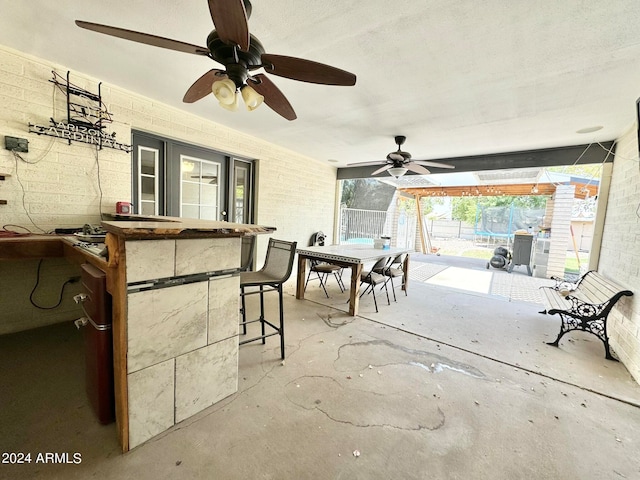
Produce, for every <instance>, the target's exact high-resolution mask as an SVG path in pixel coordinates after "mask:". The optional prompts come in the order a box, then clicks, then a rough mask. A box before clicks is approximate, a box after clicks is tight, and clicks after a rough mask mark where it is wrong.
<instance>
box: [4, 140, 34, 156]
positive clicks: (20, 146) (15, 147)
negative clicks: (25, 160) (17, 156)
mask: <svg viewBox="0 0 640 480" xmlns="http://www.w3.org/2000/svg"><path fill="white" fill-rule="evenodd" d="M4 148H6V149H7V150H11V151H13V152H22V153H27V152H28V151H29V140H27V139H26V138H17V137H7V136H5V137H4Z"/></svg>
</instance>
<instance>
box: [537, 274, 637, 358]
mask: <svg viewBox="0 0 640 480" xmlns="http://www.w3.org/2000/svg"><path fill="white" fill-rule="evenodd" d="M555 280H556V285H554V286H553V287H540V290H541V291H542V293H543V294H544V300H545V304H546V307H547V309H546V310H543V311H542V312H540V313H545V314H549V315H554V314H556V313H557V314H558V315H560V319H561V321H562V324H561V326H560V333H559V334H558V337H557V338H556V339H555V341H553V342H548V344H549V345H553V346H555V347H557V346H558V342H559V341H560V339H561V338H562V336H563V335H564V334H565V333H568V332H570V331H572V330H582V331H584V332H589V333H592V334H594V335H595V336H596V337H598V338H599V339H600V340H602V343H604V349H605V354H606V355H605V356H606V358H608V359H609V360H616V359H615V358H614V357H612V356H611V351H610V349H609V336H608V335H607V317H608V316H609V312H611V309H612V308H613V306H614V305H615V304H616V302H617V301H618V300H619V299H620V298H622V297H623V296H631V295H633V293H632V292H631V291H629V290H625V289H624V288H623V287H621V286H620V285H618V284H616V283H615V282H612V281H611V280H609V279H607V278H605V277H603V276H602V275H601V274H599V273H598V272H596V271H595V270H591V271H589V272H587V273H585V274H584V275H583V276H582V277H581V278H580V279H579V280H578V281H577V282H576V283H569V282H566V281H565V280H563V279H555Z"/></svg>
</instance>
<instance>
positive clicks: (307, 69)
mask: <svg viewBox="0 0 640 480" xmlns="http://www.w3.org/2000/svg"><path fill="white" fill-rule="evenodd" d="M208 4H209V13H210V14H211V20H212V21H213V24H214V27H215V30H213V31H212V32H211V33H210V34H209V35H208V37H207V47H200V46H197V45H191V44H189V43H185V42H180V41H178V40H172V39H169V38H164V37H159V36H156V35H150V34H148V33H141V32H136V31H133V30H126V29H124V28H118V27H111V26H108V25H101V24H97V23H91V22H85V21H82V20H76V25H78V26H79V27H81V28H85V29H87V30H91V31H94V32H98V33H102V34H105V35H110V36H113V37H118V38H122V39H124V40H129V41H133V42H138V43H144V44H146V45H152V46H155V47H161V48H167V49H169V50H175V51H179V52H184V53H191V54H193V55H200V56H206V57H208V58H210V59H211V60H214V61H215V62H218V63H220V64H222V65H223V66H224V68H225V69H224V70H218V69H212V70H210V71H208V72H207V73H205V74H204V75H202V76H201V77H200V78H199V79H198V80H196V81H195V83H193V85H191V87H189V89H188V90H187V92H186V93H185V95H184V98H183V101H184V102H185V103H193V102H196V101H198V100H200V99H202V98H204V97H206V96H207V95H208V94H209V93H211V92H213V94H214V96H215V97H216V98H217V99H218V101H219V102H220V106H222V107H223V108H225V109H227V110H232V111H235V110H237V108H238V98H237V97H238V95H237V93H238V90H240V94H241V95H242V98H243V100H244V102H245V104H246V105H247V108H248V110H249V111H252V110H255V109H256V108H258V107H259V106H260V105H261V104H262V103H263V102H264V103H266V104H267V106H268V107H269V108H271V109H272V110H273V111H274V112H276V113H277V114H278V115H280V116H282V117H283V118H285V119H287V120H290V121H291V120H295V119H296V118H297V116H296V113H295V111H294V110H293V107H292V106H291V104H290V103H289V101H288V100H287V98H286V97H285V96H284V94H283V93H282V92H281V91H280V90H279V89H278V87H276V86H275V84H273V82H271V80H269V78H268V77H267V76H266V75H265V74H263V73H254V72H255V71H256V70H258V69H261V68H262V69H264V71H265V72H266V73H269V74H272V75H277V76H280V77H284V78H289V79H292V80H298V81H301V82H308V83H316V84H321V85H342V86H351V85H355V83H356V76H355V75H354V74H353V73H350V72H347V71H345V70H341V69H339V68H335V67H331V66H329V65H324V64H322V63H317V62H312V61H310V60H305V59H302V58H296V57H288V56H284V55H273V54H267V53H265V49H264V47H263V46H262V44H261V43H260V41H259V40H258V39H257V38H256V37H254V36H253V35H251V34H250V33H249V24H248V19H249V17H250V16H251V11H252V7H251V2H250V1H249V0H208ZM249 85H250V86H249Z"/></svg>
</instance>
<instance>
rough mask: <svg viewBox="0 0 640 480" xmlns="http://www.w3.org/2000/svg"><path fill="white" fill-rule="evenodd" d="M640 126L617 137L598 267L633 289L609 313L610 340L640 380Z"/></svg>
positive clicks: (617, 352)
mask: <svg viewBox="0 0 640 480" xmlns="http://www.w3.org/2000/svg"><path fill="white" fill-rule="evenodd" d="M636 128H637V127H636V125H634V126H633V127H632V128H630V129H629V131H627V132H626V133H625V134H624V135H623V136H622V137H620V138H619V139H618V140H617V145H616V156H615V160H614V162H613V172H612V177H611V189H610V192H609V199H608V205H607V211H606V217H605V223H604V232H603V235H602V248H601V251H600V263H599V265H598V270H599V271H600V272H601V273H602V274H603V275H605V276H606V277H608V278H611V279H613V280H615V281H616V282H618V283H620V284H622V286H624V287H626V288H628V289H629V290H631V291H632V292H633V294H634V295H633V297H623V298H622V299H621V300H620V301H619V302H618V303H617V304H616V307H615V308H614V310H613V311H612V313H611V314H610V315H609V325H608V327H609V328H608V331H609V336H610V343H611V346H612V348H613V350H614V352H615V353H616V354H617V356H618V358H619V359H620V360H621V361H622V362H623V363H624V364H625V366H626V367H627V369H628V370H629V372H630V373H631V374H632V375H633V376H634V378H635V379H636V381H638V382H640V163H639V159H638V140H637V134H636V132H637V130H636Z"/></svg>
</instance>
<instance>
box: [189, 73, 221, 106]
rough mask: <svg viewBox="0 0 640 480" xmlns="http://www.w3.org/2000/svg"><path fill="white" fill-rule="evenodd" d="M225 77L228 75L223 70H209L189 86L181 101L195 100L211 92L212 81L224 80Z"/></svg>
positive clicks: (191, 101) (190, 101)
mask: <svg viewBox="0 0 640 480" xmlns="http://www.w3.org/2000/svg"><path fill="white" fill-rule="evenodd" d="M225 78H228V77H227V74H226V73H225V71H224V70H217V69H215V68H214V69H212V70H209V71H208V72H207V73H205V74H204V75H202V76H201V77H200V78H199V79H198V80H196V81H195V82H194V83H193V85H191V86H190V87H189V90H187V93H185V94H184V98H183V99H182V101H183V102H184V103H193V102H197V101H198V100H200V99H201V98H204V97H206V96H207V95H209V94H210V93H211V86H212V85H213V82H215V81H217V80H224V79H225Z"/></svg>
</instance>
